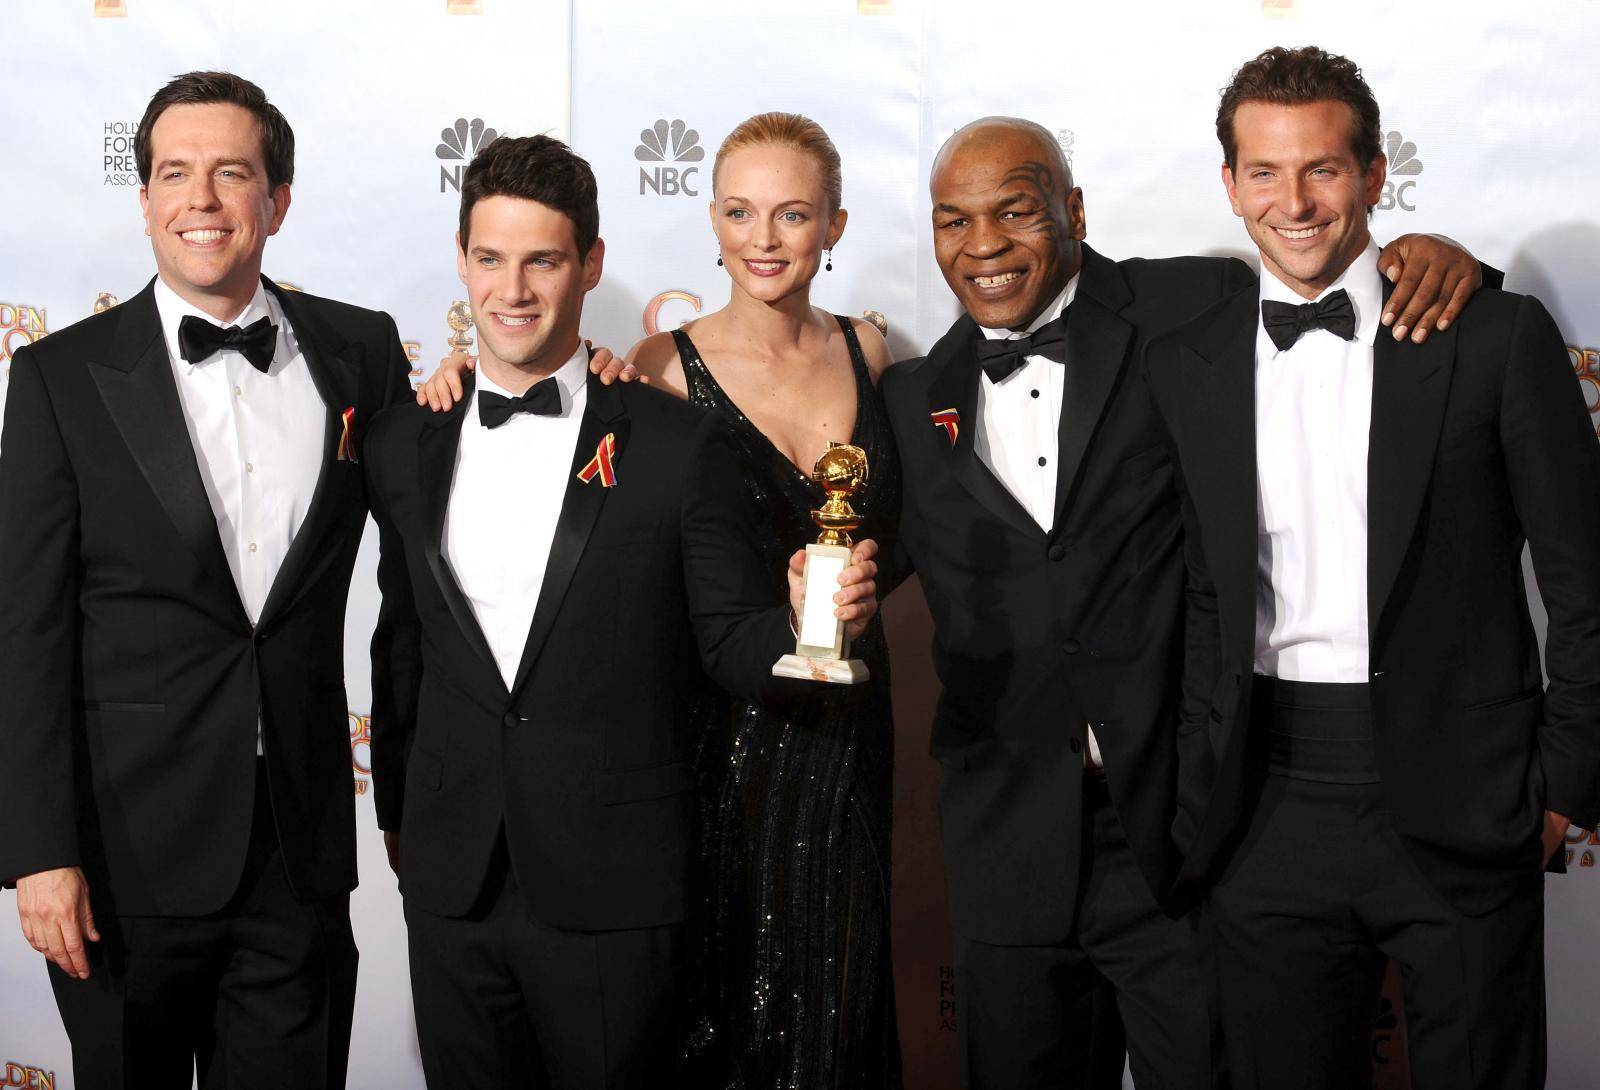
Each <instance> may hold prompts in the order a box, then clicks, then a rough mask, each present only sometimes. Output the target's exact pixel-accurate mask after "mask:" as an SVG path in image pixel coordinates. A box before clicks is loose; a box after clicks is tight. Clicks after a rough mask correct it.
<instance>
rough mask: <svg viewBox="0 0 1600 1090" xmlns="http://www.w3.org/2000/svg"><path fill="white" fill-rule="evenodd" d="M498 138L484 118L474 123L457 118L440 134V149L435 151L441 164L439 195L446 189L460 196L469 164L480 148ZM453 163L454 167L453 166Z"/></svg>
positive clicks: (473, 121) (474, 119) (477, 118)
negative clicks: (484, 121) (462, 181)
mask: <svg viewBox="0 0 1600 1090" xmlns="http://www.w3.org/2000/svg"><path fill="white" fill-rule="evenodd" d="M499 135H500V134H499V133H497V132H495V131H494V130H493V129H491V128H489V127H488V126H487V125H485V124H484V123H483V118H481V117H475V118H473V119H472V120H471V121H468V120H467V119H466V118H464V117H458V118H456V123H455V124H454V125H446V126H445V127H444V129H443V130H441V131H440V133H439V144H438V146H437V147H435V148H434V149H433V154H434V157H435V158H437V159H438V160H439V192H440V193H443V192H445V191H446V190H447V189H454V190H455V191H456V192H457V193H459V192H461V174H462V172H463V171H465V170H466V169H467V164H468V163H470V162H472V157H473V156H474V155H476V154H478V149H479V148H482V147H483V146H484V145H485V144H487V143H488V142H489V141H491V140H493V139H494V138H495V137H497V136H499ZM452 163H454V164H455V165H454V166H451V165H450V164H452Z"/></svg>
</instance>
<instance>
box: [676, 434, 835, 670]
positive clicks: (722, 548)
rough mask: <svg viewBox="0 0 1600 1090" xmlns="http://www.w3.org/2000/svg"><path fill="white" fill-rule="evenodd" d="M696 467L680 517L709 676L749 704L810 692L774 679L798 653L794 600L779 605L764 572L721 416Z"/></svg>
mask: <svg viewBox="0 0 1600 1090" xmlns="http://www.w3.org/2000/svg"><path fill="white" fill-rule="evenodd" d="M689 464H690V468H689V471H688V474H689V481H688V484H687V485H686V486H685V488H684V492H683V510H682V512H681V515H680V519H681V529H680V533H681V535H682V541H683V577H684V585H685V586H686V587H687V588H688V596H689V616H690V622H691V624H692V625H693V627H694V635H695V640H696V642H697V643H698V644H699V649H700V658H701V662H702V663H703V665H704V666H705V669H706V673H708V674H709V675H710V676H711V679H712V680H713V681H715V682H716V683H717V684H718V685H719V686H721V687H722V688H723V689H725V690H726V691H728V692H730V693H736V694H738V695H740V696H743V697H746V698H750V699H756V700H759V699H761V698H763V697H768V696H777V695H786V694H787V695H793V694H796V693H799V692H803V691H805V688H806V687H807V686H809V685H814V684H815V682H805V681H797V680H794V679H792V678H775V677H773V676H772V664H773V663H775V662H777V661H778V659H779V658H780V657H782V656H783V655H785V654H788V653H790V652H792V651H793V650H794V632H793V630H792V629H790V627H789V605H788V596H787V595H783V596H782V597H781V598H780V600H779V601H778V602H774V601H773V597H774V596H773V575H774V574H775V573H772V572H768V571H765V570H763V568H762V564H761V550H760V545H759V542H758V540H757V537H756V525H757V521H756V512H755V500H754V498H753V497H752V496H751V494H750V486H749V485H748V483H746V481H745V480H744V478H743V477H742V476H741V475H740V473H739V466H740V464H741V463H740V458H739V452H738V449H737V448H736V447H735V446H734V445H733V442H732V440H731V439H730V438H729V437H728V434H727V431H726V425H725V424H724V423H723V422H722V421H721V419H720V418H719V417H717V416H715V415H713V414H709V413H708V414H706V418H705V419H704V420H703V421H702V422H701V424H700V425H699V430H698V433H697V442H696V446H695V451H694V453H693V455H692V457H691V459H690V463H689ZM776 574H779V575H782V573H781V572H780V573H776ZM784 578H785V579H787V576H784Z"/></svg>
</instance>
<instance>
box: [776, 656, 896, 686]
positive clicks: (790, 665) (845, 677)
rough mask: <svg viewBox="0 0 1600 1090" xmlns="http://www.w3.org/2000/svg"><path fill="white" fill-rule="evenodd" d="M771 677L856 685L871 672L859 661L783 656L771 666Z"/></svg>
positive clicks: (864, 679) (870, 674)
mask: <svg viewBox="0 0 1600 1090" xmlns="http://www.w3.org/2000/svg"><path fill="white" fill-rule="evenodd" d="M772 676H773V677H792V678H799V679H800V680H801V681H828V682H832V683H833V684H835V685H856V684H859V683H860V682H863V681H866V680H867V679H868V678H870V677H871V676H872V672H871V671H870V670H868V669H867V664H866V663H864V662H862V661H861V660H860V659H814V658H810V657H809V656H806V655H785V656H783V658H781V659H779V660H778V661H777V662H775V663H773V664H772Z"/></svg>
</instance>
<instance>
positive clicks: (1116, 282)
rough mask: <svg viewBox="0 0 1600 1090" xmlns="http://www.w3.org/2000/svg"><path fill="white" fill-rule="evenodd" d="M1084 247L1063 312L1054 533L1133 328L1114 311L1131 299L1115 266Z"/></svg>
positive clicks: (1121, 366) (1123, 363)
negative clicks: (1063, 354) (1062, 376)
mask: <svg viewBox="0 0 1600 1090" xmlns="http://www.w3.org/2000/svg"><path fill="white" fill-rule="evenodd" d="M1084 251H1085V256H1084V265H1083V273H1082V279H1080V280H1079V282H1078V292H1077V295H1076V296H1075V297H1074V298H1073V301H1072V308H1071V311H1070V313H1069V314H1068V315H1067V362H1066V380H1065V382H1064V383H1063V384H1062V391H1061V419H1060V420H1059V422H1058V423H1057V424H1056V443H1057V448H1056V459H1057V460H1056V517H1055V522H1054V523H1053V524H1052V528H1051V533H1052V534H1055V533H1058V532H1060V530H1061V527H1062V525H1063V524H1064V523H1065V522H1066V518H1065V515H1066V508H1067V503H1068V500H1069V498H1070V497H1071V495H1072V492H1073V489H1074V486H1075V485H1076V483H1077V479H1078V470H1079V469H1080V467H1081V466H1082V465H1083V456H1084V452H1085V451H1086V450H1087V449H1088V446H1089V440H1090V439H1091V438H1092V437H1093V435H1094V433H1095V429H1096V428H1097V427H1099V424H1100V416H1101V414H1102V413H1104V412H1105V408H1106V402H1107V400H1109V399H1110V397H1111V391H1112V390H1113V389H1115V388H1116V385H1117V379H1118V377H1119V376H1120V375H1121V374H1122V372H1123V369H1124V367H1125V366H1126V364H1127V354H1128V344H1129V342H1130V341H1132V340H1133V327H1132V326H1131V325H1129V324H1128V323H1127V322H1126V321H1125V320H1123V319H1122V318H1121V317H1119V316H1118V315H1117V314H1116V308H1118V307H1120V306H1123V305H1126V302H1127V300H1128V299H1129V298H1130V294H1129V292H1128V289H1127V286H1126V284H1124V283H1123V282H1122V280H1121V274H1120V273H1119V272H1118V271H1117V269H1116V266H1115V265H1112V264H1111V262H1109V261H1107V260H1106V259H1105V258H1102V257H1100V256H1099V255H1098V254H1095V253H1093V252H1092V251H1090V250H1089V248H1088V247H1087V246H1085V247H1084ZM1108 267H1109V268H1108ZM1113 278H1115V279H1113ZM1108 302H1109V304H1110V305H1108Z"/></svg>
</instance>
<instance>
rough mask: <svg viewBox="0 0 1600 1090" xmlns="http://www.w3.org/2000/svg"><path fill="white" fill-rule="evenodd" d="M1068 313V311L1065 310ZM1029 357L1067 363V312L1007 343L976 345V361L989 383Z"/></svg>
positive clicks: (1005, 341)
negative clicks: (980, 365)
mask: <svg viewBox="0 0 1600 1090" xmlns="http://www.w3.org/2000/svg"><path fill="white" fill-rule="evenodd" d="M1067 309H1068V310H1070V309H1071V308H1070V307H1068V308H1067ZM1029 356H1043V357H1044V358H1045V359H1049V360H1055V361H1056V362H1057V363H1066V362H1067V311H1066V310H1063V311H1062V312H1061V314H1060V316H1059V317H1056V318H1052V319H1051V320H1050V321H1048V322H1046V323H1045V324H1044V325H1042V326H1040V327H1039V328H1038V329H1036V330H1034V331H1033V332H1032V333H1024V334H1023V335H1022V336H1020V337H1012V338H1010V339H1009V340H1002V339H995V340H990V339H989V338H987V337H985V338H984V339H983V340H981V341H979V342H978V362H979V363H980V364H982V365H983V373H984V374H986V375H988V376H989V381H990V382H999V381H1000V380H1002V379H1004V378H1006V377H1007V376H1008V375H1010V374H1011V372H1013V371H1015V370H1016V369H1017V368H1019V367H1021V366H1022V365H1023V364H1024V363H1026V362H1027V361H1028V357H1029Z"/></svg>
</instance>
